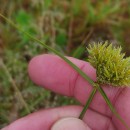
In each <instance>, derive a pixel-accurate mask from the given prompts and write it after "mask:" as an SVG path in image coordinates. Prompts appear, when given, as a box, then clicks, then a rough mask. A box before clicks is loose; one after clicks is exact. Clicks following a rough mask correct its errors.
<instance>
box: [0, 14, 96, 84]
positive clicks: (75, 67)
mask: <svg viewBox="0 0 130 130" xmlns="http://www.w3.org/2000/svg"><path fill="white" fill-rule="evenodd" d="M0 16H1V17H2V18H3V19H5V20H6V21H7V22H8V23H9V24H11V25H12V26H13V27H14V28H16V29H18V30H19V31H21V32H22V33H24V34H26V35H27V36H28V37H30V38H31V39H32V40H34V41H36V42H38V43H40V44H41V45H43V46H44V47H45V48H46V49H48V50H49V51H51V52H53V53H55V54H56V55H58V56H59V57H61V58H62V59H63V60H64V61H66V62H67V63H68V64H69V65H70V66H72V67H73V68H74V69H75V70H76V71H77V72H78V73H79V74H80V75H81V76H82V77H83V78H84V79H86V80H87V81H88V82H89V83H90V84H91V85H95V83H94V81H93V80H92V79H91V78H90V77H89V76H87V75H86V74H85V73H84V72H83V71H81V70H80V68H79V67H77V66H76V65H75V64H74V63H72V62H71V61H70V60H68V59H67V58H66V57H65V56H63V55H62V54H61V53H59V52H58V51H57V50H55V49H53V48H51V47H49V46H47V45H46V44H45V43H43V42H42V41H40V40H38V39H37V38H35V37H33V36H32V35H30V34H29V33H28V32H26V31H24V30H23V29H21V28H19V27H18V26H16V25H15V24H14V23H13V22H12V21H11V20H9V19H8V18H6V17H5V16H3V15H2V14H0Z"/></svg>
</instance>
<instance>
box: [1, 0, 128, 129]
mask: <svg viewBox="0 0 130 130" xmlns="http://www.w3.org/2000/svg"><path fill="white" fill-rule="evenodd" d="M129 5H130V1H129V0H98V1H96V0H11V1H7V0H0V12H1V13H2V14H4V15H5V16H6V17H8V18H10V19H12V20H13V21H14V22H15V23H16V24H17V25H18V26H19V27H21V28H23V29H24V30H26V31H28V32H29V33H30V34H31V35H33V36H35V37H37V38H38V39H40V40H42V41H44V42H45V43H46V44H47V45H49V46H51V47H53V48H55V49H57V50H59V51H60V52H61V53H63V54H65V55H69V56H73V57H76V58H79V59H83V60H86V57H87V52H86V49H85V48H86V46H87V45H88V43H91V42H93V41H95V42H96V41H105V40H109V41H111V42H113V44H114V45H121V46H122V47H123V51H124V52H126V55H127V56H129V55H130V37H129V36H130V8H129ZM43 53H50V52H48V51H47V50H46V49H44V48H43V47H42V46H40V45H38V44H37V43H35V42H33V41H31V40H30V39H29V38H28V37H27V36H25V35H24V34H22V33H19V32H18V31H17V30H15V29H14V28H12V27H11V26H10V25H8V24H7V23H6V22H5V21H4V20H3V19H2V18H0V128H2V127H4V126H5V125H7V124H8V123H10V122H12V121H14V120H16V119H18V118H20V117H22V116H24V115H27V114H28V113H29V112H33V111H36V110H38V109H40V108H47V107H54V106H61V105H66V104H74V103H77V102H76V101H75V100H73V99H70V98H67V97H63V96H60V95H57V94H54V93H53V92H49V91H47V90H44V89H43V88H39V87H36V85H35V84H33V83H32V82H31V81H30V79H29V77H28V74H27V65H28V62H29V60H30V59H31V58H32V57H33V56H35V55H38V54H43Z"/></svg>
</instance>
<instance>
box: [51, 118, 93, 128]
mask: <svg viewBox="0 0 130 130" xmlns="http://www.w3.org/2000/svg"><path fill="white" fill-rule="evenodd" d="M51 130H91V129H90V128H89V127H88V126H87V124H85V123H84V122H83V121H81V120H80V119H78V118H72V117H71V118H63V119H60V120H58V121H57V122H56V123H54V125H53V126H52V128H51Z"/></svg>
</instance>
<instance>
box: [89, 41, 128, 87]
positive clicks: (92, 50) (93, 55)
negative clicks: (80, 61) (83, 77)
mask: <svg viewBox="0 0 130 130" xmlns="http://www.w3.org/2000/svg"><path fill="white" fill-rule="evenodd" d="M87 50H88V52H89V59H88V60H89V62H90V63H91V65H92V66H93V67H94V68H95V69H96V74H97V82H98V83H100V84H109V85H113V86H117V87H119V86H129V85H130V57H128V58H124V56H125V54H124V53H121V51H122V48H121V47H117V48H115V47H113V46H112V44H108V43H107V42H105V43H104V44H103V43H98V44H96V43H94V44H93V45H89V47H88V48H87Z"/></svg>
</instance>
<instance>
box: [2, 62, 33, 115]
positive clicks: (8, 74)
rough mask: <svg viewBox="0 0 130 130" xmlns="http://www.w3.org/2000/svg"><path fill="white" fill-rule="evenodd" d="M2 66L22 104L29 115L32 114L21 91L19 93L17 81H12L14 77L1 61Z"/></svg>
mask: <svg viewBox="0 0 130 130" xmlns="http://www.w3.org/2000/svg"><path fill="white" fill-rule="evenodd" d="M0 64H1V66H2V67H3V69H4V70H5V72H6V75H7V76H8V78H9V81H10V83H11V84H12V86H13V88H14V90H15V91H16V94H17V95H18V97H19V100H20V102H21V104H22V105H23V106H24V107H25V109H26V111H27V113H31V110H30V108H29V106H28V105H27V103H26V102H25V101H24V98H23V96H22V95H21V93H20V91H19V89H18V86H17V85H16V83H15V81H14V80H13V79H12V76H11V75H10V73H9V71H8V69H7V67H6V65H5V64H4V63H3V61H2V60H0Z"/></svg>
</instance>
